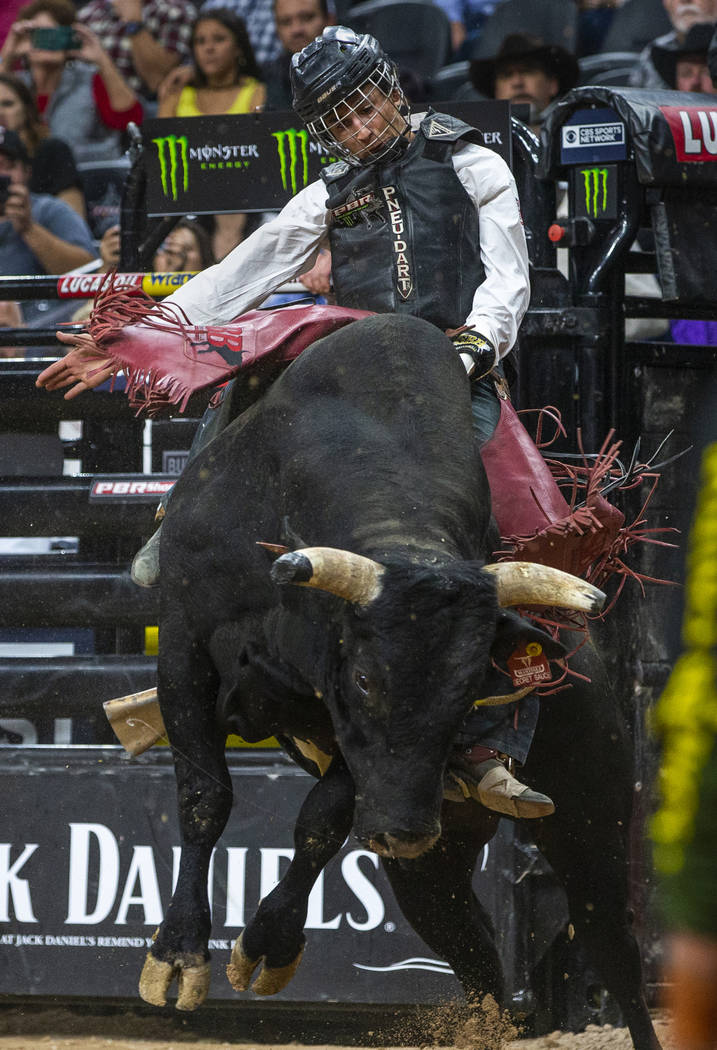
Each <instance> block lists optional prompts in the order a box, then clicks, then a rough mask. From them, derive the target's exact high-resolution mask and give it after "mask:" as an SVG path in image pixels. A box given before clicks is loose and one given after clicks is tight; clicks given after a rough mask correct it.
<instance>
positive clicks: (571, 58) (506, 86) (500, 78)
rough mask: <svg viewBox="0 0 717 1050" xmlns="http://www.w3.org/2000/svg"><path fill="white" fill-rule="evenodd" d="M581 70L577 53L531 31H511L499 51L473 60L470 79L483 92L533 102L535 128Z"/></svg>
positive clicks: (530, 119)
mask: <svg viewBox="0 0 717 1050" xmlns="http://www.w3.org/2000/svg"><path fill="white" fill-rule="evenodd" d="M578 74H579V69H578V61H577V59H576V57H575V55H573V54H572V53H571V52H570V51H567V50H566V49H565V48H564V47H560V46H559V45H557V44H545V43H543V41H542V40H541V39H540V37H537V36H532V35H531V34H530V33H510V34H509V35H508V36H507V37H506V38H505V40H504V41H503V43H502V44H501V45H500V48H499V49H498V53H497V54H495V55H493V56H491V57H490V58H480V59H473V61H472V62H471V64H470V79H471V83H472V84H473V87H474V88H475V89H476V91H478V92H480V94H481V95H484V96H485V97H487V98H495V99H499V100H506V101H508V102H512V103H514V104H519V103H523V104H527V105H529V106H530V117H529V121H528V123H529V124H530V125H531V127H532V128H533V130H535V129H536V128H537V127H539V125H540V124H541V123H542V120H543V115H544V113H545V110H546V109H547V107H548V106H549V105H550V103H551V102H553V101H554V99H556V98H558V96H560V95H564V94H565V92H566V91H569V90H570V89H571V88H573V87H575V85H576V84H577V82H578Z"/></svg>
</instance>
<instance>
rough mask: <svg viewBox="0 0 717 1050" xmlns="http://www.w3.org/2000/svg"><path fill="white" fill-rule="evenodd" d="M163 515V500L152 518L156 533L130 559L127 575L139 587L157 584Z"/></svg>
mask: <svg viewBox="0 0 717 1050" xmlns="http://www.w3.org/2000/svg"><path fill="white" fill-rule="evenodd" d="M164 515H165V506H164V500H163V501H162V503H160V505H159V507H158V508H157V513H156V515H155V518H154V520H155V521H156V522H157V523H158V525H157V529H156V531H155V532H153V533H152V535H151V536H150V537H149V539H148V540H147V542H146V543H145V545H144V547H140V549H139V550H138V551H137V553H136V554H135V556H134V558H133V559H132V568H131V569H130V571H129V574H130V576H131V577H132V579H133V581H134V582H135V583H136V584H137V585H138V586H139V587H156V586H157V585H158V583H159V542H160V539H161V535H162V520H163V518H164Z"/></svg>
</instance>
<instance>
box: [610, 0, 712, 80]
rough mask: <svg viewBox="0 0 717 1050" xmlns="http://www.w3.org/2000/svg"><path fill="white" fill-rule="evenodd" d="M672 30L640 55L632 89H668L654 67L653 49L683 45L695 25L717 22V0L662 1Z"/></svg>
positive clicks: (631, 75)
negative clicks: (716, 20)
mask: <svg viewBox="0 0 717 1050" xmlns="http://www.w3.org/2000/svg"><path fill="white" fill-rule="evenodd" d="M662 3H663V5H664V8H665V11H666V12H667V16H668V18H669V19H670V23H671V25H672V29H671V31H670V32H669V33H665V34H664V36H659V37H657V39H655V40H653V41H652V43H650V44H648V45H647V46H646V47H645V48H643V50H642V51H641V52H640V54H639V57H638V60H637V63H636V65H635V68H634V69H633V71H632V73H631V74H630V86H631V87H644V88H664V87H667V86H668V85H667V84H666V83H665V81H664V80H663V78H662V77H661V76H660V74H659V72H658V71H657V69H656V68H655V66H654V63H653V61H652V48H653V47H655V45H657V46H658V47H672V46H674V45H681V44H682V43H683V41H684V39H685V36H686V34H687V32H688V31H689V29H691V27H692V26H693V25H697V24H699V23H704V22H714V21H715V19H717V0H662Z"/></svg>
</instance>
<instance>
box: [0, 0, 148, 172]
mask: <svg viewBox="0 0 717 1050" xmlns="http://www.w3.org/2000/svg"><path fill="white" fill-rule="evenodd" d="M18 67H19V75H20V77H21V78H22V79H24V80H25V81H26V83H27V84H28V86H29V87H30V89H31V91H32V93H33V97H34V99H35V102H36V104H37V108H38V110H39V112H40V114H41V115H42V116H43V117H44V119H45V121H46V123H47V124H48V126H49V128H50V131H51V132H52V134H53V135H57V136H58V137H60V138H64V139H65V141H66V142H68V143H69V145H70V146H71V148H72V151H73V153H74V155H75V158H76V160H77V161H79V162H82V161H89V160H114V159H116V158H117V157H120V156H121V155H122V153H123V152H124V145H123V138H122V133H123V132H124V131H125V129H126V128H127V125H128V124H129V123H130V122H131V121H133V122H134V123H141V121H142V117H143V110H142V106H141V104H140V102H139V99H138V98H137V96H136V94H135V93H134V91H133V90H132V88H131V87H130V86H129V84H128V83H127V81H126V80H125V79H124V77H123V76H122V74H121V73H120V72H119V70H118V69H117V67H116V65H115V64H114V62H113V61H112V59H111V58H110V57H109V55H107V54H106V52H105V51H104V50H103V48H102V46H101V44H100V41H99V39H98V38H97V36H96V35H95V34H94V33H93V32H92V30H90V29H88V28H87V26H84V25H81V24H80V23H79V22H77V21H76V10H75V6H74V4H73V3H72V0H30V3H27V4H25V5H24V7H21V8H20V11H19V13H18V18H17V20H16V21H15V22H14V23H13V25H12V27H11V30H10V32H9V34H8V36H7V39H6V41H5V43H4V45H3V47H2V50H0V70H2V72H3V73H12V72H14V71H15V70H16V69H17V68H18Z"/></svg>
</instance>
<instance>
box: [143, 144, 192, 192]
mask: <svg viewBox="0 0 717 1050" xmlns="http://www.w3.org/2000/svg"><path fill="white" fill-rule="evenodd" d="M152 142H154V144H155V145H156V147H157V153H158V155H159V173H160V177H161V179H162V193H163V194H164V196H165V197H169V196H170V195H171V197H172V200H173V201H176V199H177V174H178V172H179V168H180V167H181V169H182V191H183V192H184V193H186V192H187V190H188V189H189V151H188V145H187V137H186V135H165V136H164V138H161V139H152Z"/></svg>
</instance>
